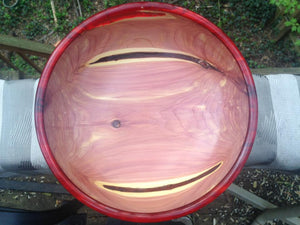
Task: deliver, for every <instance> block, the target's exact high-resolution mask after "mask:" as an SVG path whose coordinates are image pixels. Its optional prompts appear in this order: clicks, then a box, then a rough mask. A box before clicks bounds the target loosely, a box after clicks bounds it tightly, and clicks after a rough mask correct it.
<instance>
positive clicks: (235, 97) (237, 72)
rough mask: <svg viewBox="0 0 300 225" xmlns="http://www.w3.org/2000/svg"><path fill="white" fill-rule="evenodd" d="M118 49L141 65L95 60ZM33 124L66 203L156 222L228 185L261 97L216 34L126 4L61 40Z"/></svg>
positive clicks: (196, 22) (179, 13)
mask: <svg viewBox="0 0 300 225" xmlns="http://www.w3.org/2000/svg"><path fill="white" fill-rule="evenodd" d="M136 52H155V54H156V55H157V53H156V52H163V53H171V54H167V57H165V58H159V57H153V58H151V57H148V58H147V57H145V58H143V57H142V56H141V54H136ZM123 53H126V54H127V55H131V54H133V55H134V54H136V55H138V58H134V57H132V55H131V56H130V57H131V58H130V57H129V58H128V59H127V60H126V59H122V60H111V61H109V62H102V61H101V60H100V61H99V62H98V61H97V60H99V58H104V57H106V56H111V55H120V54H123ZM172 53H176V54H177V55H175V56H176V57H177V58H176V57H175V56H174V57H172ZM158 55H159V54H158ZM169 56H170V57H169ZM185 56H187V57H185ZM190 56H192V57H190ZM189 57H190V58H189ZM185 58H186V59H187V60H185ZM197 58H199V63H197V60H196V61H195V60H194V59H197ZM188 59H192V60H188ZM130 60H131V61H130ZM93 62H97V63H94V64H93ZM35 120H36V130H37V135H38V140H39V143H40V146H41V149H42V152H43V155H44V157H45V159H46V161H47V163H48V165H49V167H50V169H51V170H52V172H53V173H54V175H55V176H56V177H57V179H58V180H59V181H60V183H61V184H62V185H63V186H64V187H65V188H66V189H67V190H68V191H69V192H70V193H71V194H72V195H74V196H75V197H76V198H77V199H78V200H80V201H81V202H83V203H84V204H86V205H87V206H89V207H91V208H93V209H95V210H97V211H99V212H101V213H103V214H106V215H108V216H111V217H115V218H119V219H122V220H128V221H135V222H157V221H164V220H170V219H174V218H177V217H180V216H183V215H186V214H189V213H192V212H194V211H196V210H198V209H199V208H201V207H203V206H205V205H207V204H208V203H210V202H211V201H213V200H214V199H215V198H216V197H218V196H219V195H220V194H221V193H222V192H223V191H225V190H226V189H227V187H228V186H229V185H230V184H231V183H232V181H233V180H234V179H235V178H236V176H237V175H238V173H239V172H240V170H241V169H242V167H243V166H244V163H245V162H246V160H247V157H248V155H249V153H250V150H251V148H252V144H253V142H254V138H255V134H256V125H257V99H256V92H255V86H254V82H253V79H252V76H251V72H250V70H249V67H248V66H247V63H246V62H245V59H244V58H243V56H242V55H241V53H240V52H239V50H238V49H237V48H236V46H235V45H234V44H233V42H232V41H231V40H230V39H229V38H228V37H227V36H226V35H225V34H224V33H223V32H222V31H221V30H220V29H219V28H218V27H216V26H215V25H213V24H212V23H211V22H209V21H208V20H206V19H205V18H203V17H202V16H199V15H198V14H196V13H193V12H191V11H188V10H186V9H183V8H180V7H177V6H173V5H168V4H163V3H153V2H142V3H130V4H125V5H121V6H117V7H114V8H110V9H108V10H105V11H103V12H100V13H98V14H96V15H94V16H92V17H90V18H89V19H87V20H86V21H84V22H83V23H81V24H80V25H79V26H78V27H76V28H75V29H74V30H73V31H71V33H70V34H68V35H67V36H66V37H65V38H64V39H63V40H62V41H61V43H60V44H59V46H58V47H57V48H56V49H55V51H54V52H53V54H52V55H51V57H50V59H49V60H48V63H47V65H46V66H45V68H44V71H43V74H42V77H41V79H40V82H39V86H38V89H37V97H36V105H35ZM106 187H109V188H110V189H109V188H106ZM140 190H142V191H140Z"/></svg>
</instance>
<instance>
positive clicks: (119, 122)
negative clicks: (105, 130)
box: [111, 120, 121, 128]
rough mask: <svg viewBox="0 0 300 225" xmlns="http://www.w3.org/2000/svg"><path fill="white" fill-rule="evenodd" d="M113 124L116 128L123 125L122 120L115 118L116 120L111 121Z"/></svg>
mask: <svg viewBox="0 0 300 225" xmlns="http://www.w3.org/2000/svg"><path fill="white" fill-rule="evenodd" d="M111 125H112V126H113V127H114V128H119V127H120V126H121V121H120V120H114V121H112V122H111Z"/></svg>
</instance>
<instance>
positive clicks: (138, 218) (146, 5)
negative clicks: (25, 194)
mask: <svg viewBox="0 0 300 225" xmlns="http://www.w3.org/2000/svg"><path fill="white" fill-rule="evenodd" d="M140 9H144V10H156V11H162V12H169V13H173V14H177V15H180V16H182V17H185V18H187V19H190V20H192V21H194V22H196V23H198V24H200V25H201V26H203V27H204V28H206V29H207V30H209V31H210V32H211V33H213V34H214V35H215V36H216V37H217V38H218V39H219V40H220V41H221V42H222V43H223V44H224V45H225V46H226V47H227V48H228V50H229V51H230V52H231V54H232V55H233V57H234V58H235V60H236V61H237V63H238V65H239V67H240V70H241V72H242V74H243V76H244V80H245V85H246V88H247V92H248V100H249V110H250V112H249V121H248V130H247V134H246V138H245V140H244V144H243V148H242V150H241V152H240V155H239V156H238V158H237V160H236V162H235V164H234V166H233V167H232V168H231V170H230V171H229V172H228V173H227V176H225V177H224V178H223V180H222V181H221V182H220V183H219V184H218V185H216V186H215V187H214V188H213V189H212V190H211V191H209V192H208V193H207V194H206V195H204V196H202V197H201V198H199V199H197V200H196V201H194V202H192V203H190V204H188V205H185V206H183V207H180V208H176V209H173V210H169V211H165V212H159V213H133V212H127V211H121V210H118V209H114V208H111V207H109V206H106V205H104V204H102V203H100V202H98V201H96V200H94V199H93V198H91V197H89V196H88V195H86V194H85V193H84V192H83V191H81V190H80V189H79V188H78V187H76V186H75V185H74V184H73V183H72V181H71V180H69V178H68V177H67V176H66V175H65V173H64V172H63V171H62V169H61V168H60V167H59V165H58V163H57V162H56V160H55V158H54V156H53V154H52V152H51V149H50V146H49V143H48V140H47V137H46V132H45V127H44V115H43V108H44V98H45V93H46V89H47V84H48V81H49V79H50V76H51V73H52V70H53V68H54V66H55V65H56V62H57V61H58V60H59V58H60V56H61V55H62V54H63V52H64V50H65V49H66V48H67V47H68V46H69V45H70V43H71V42H72V41H73V40H74V39H76V38H77V37H78V36H79V35H80V34H81V33H83V32H84V31H88V30H91V29H93V28H94V27H96V26H97V25H99V24H109V23H111V22H114V21H116V20H121V19H124V18H130V17H132V15H133V14H132V12H134V11H136V10H140ZM257 116H258V115H257V97H256V91H255V85H254V81H253V78H252V75H251V72H250V69H249V67H248V65H247V63H246V61H245V59H244V57H243V56H242V54H241V53H240V51H239V50H238V49H237V47H236V46H235V45H234V43H233V42H232V41H231V40H230V38H229V37H228V36H227V35H226V34H224V32H223V31H222V30H221V29H219V28H218V27H217V26H215V25H214V24H212V23H211V22H210V21H208V20H207V19H205V18H204V17H202V16H200V15H198V14H196V13H194V12H191V11H189V10H187V9H184V8H181V7H178V6H174V5H169V4H165V3H154V2H139V3H128V4H124V5H120V6H116V7H113V8H110V9H107V10H104V11H102V12H100V13H98V14H95V15H93V16H92V17H90V18H88V19H87V20H85V21H84V22H82V23H81V24H80V25H78V26H77V27H76V28H74V29H73V30H72V31H71V32H70V33H69V34H68V35H67V36H66V37H65V38H64V39H63V40H62V41H61V43H60V44H59V45H58V46H57V48H56V49H55V50H54V52H53V53H52V55H51V56H50V58H49V60H48V62H47V64H46V66H45V68H44V70H43V73H42V76H41V78H40V81H39V85H38V88H37V93H36V102H35V124H36V131H37V137H38V141H39V144H40V147H41V150H42V153H43V155H44V157H45V159H46V161H47V163H48V165H49V167H50V169H51V170H52V172H53V174H54V175H55V176H56V178H57V179H58V180H59V182H60V183H61V184H62V185H63V186H64V187H65V188H66V189H67V190H68V191H69V192H70V193H71V194H72V195H73V196H74V197H75V198H77V199H78V200H79V201H81V202H82V203H84V204H85V205H87V206H89V207H91V208H93V209H94V210H97V211H99V212H100V213H103V214H106V215H108V216H111V217H114V218H118V219H121V220H127V221H133V222H158V221H165V220H171V219H174V218H177V217H181V216H184V215H187V214H190V213H192V212H194V211H196V210H198V209H200V208H202V207H203V206H205V205H207V204H208V203H210V202H212V201H213V200H214V199H216V198H217V197H218V196H219V195H220V194H221V193H222V192H224V191H225V190H226V189H227V188H228V187H229V185H230V184H231V183H232V182H233V180H234V179H235V178H236V177H237V175H238V174H239V172H240V171H241V169H242V168H243V166H244V164H245V162H246V160H247V158H248V156H249V154H250V151H251V148H252V145H253V142H254V138H255V135H256V128H257Z"/></svg>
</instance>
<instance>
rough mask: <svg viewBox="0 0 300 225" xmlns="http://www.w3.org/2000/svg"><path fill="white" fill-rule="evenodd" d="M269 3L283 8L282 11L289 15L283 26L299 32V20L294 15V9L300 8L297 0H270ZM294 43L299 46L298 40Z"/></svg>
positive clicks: (299, 41)
mask: <svg viewBox="0 0 300 225" xmlns="http://www.w3.org/2000/svg"><path fill="white" fill-rule="evenodd" d="M270 3H271V4H273V5H276V6H278V7H282V8H283V9H284V13H285V14H286V15H288V17H289V20H287V21H286V22H285V26H287V27H291V30H292V31H293V32H297V33H298V34H300V24H299V21H298V20H297V18H295V17H294V16H295V15H294V14H295V12H296V10H300V2H299V1H298V0H270ZM295 44H296V45H297V46H300V40H297V41H296V43H295Z"/></svg>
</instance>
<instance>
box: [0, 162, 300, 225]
mask: <svg viewBox="0 0 300 225" xmlns="http://www.w3.org/2000/svg"><path fill="white" fill-rule="evenodd" d="M9 179H13V180H18V181H26V182H38V183H56V182H57V181H56V179H55V178H54V177H53V176H51V175H43V176H23V177H12V178H9ZM234 183H235V184H237V185H238V186H240V187H243V188H245V189H246V190H248V191H250V192H252V193H255V194H256V195H258V196H259V197H261V198H263V199H265V200H267V201H269V202H271V203H273V204H275V205H277V206H279V207H284V206H295V205H299V204H300V177H299V176H298V175H293V174H287V173H283V172H276V171H269V170H261V169H249V168H245V169H243V170H242V172H241V173H240V175H239V176H238V178H237V179H236V180H235V181H234ZM0 196H1V198H0V207H1V206H3V207H11V208H21V209H28V210H47V209H53V208H57V207H59V206H60V205H61V204H62V202H63V201H65V200H71V199H73V197H72V196H71V195H69V194H55V193H39V192H24V191H15V190H1V189H0ZM80 212H81V213H87V214H88V223H87V224H88V225H96V224H105V221H106V216H104V215H101V214H100V213H98V212H96V211H94V210H91V209H89V208H88V207H83V208H82V209H81V210H80ZM260 213H261V211H260V210H258V209H255V208H254V207H252V206H251V205H249V204H246V203H245V202H243V201H242V200H240V199H238V198H236V197H233V196H232V195H230V194H229V193H227V192H225V193H223V194H222V195H220V196H219V197H218V198H217V199H216V200H215V201H213V202H212V203H210V204H209V205H207V206H206V207H204V208H202V209H200V210H199V211H197V212H195V213H193V214H191V217H192V219H193V221H194V224H196V225H200V224H201V225H211V224H215V225H231V224H232V225H234V224H240V225H242V224H244V225H248V224H251V223H252V222H253V220H254V219H255V217H257V216H258V215H259V214H260ZM268 224H270V225H280V224H283V223H282V222H281V221H278V220H274V221H270V222H269V223H268Z"/></svg>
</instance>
